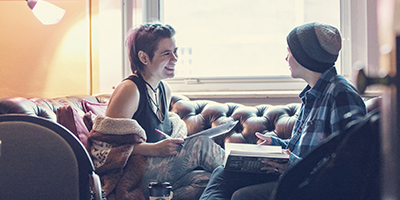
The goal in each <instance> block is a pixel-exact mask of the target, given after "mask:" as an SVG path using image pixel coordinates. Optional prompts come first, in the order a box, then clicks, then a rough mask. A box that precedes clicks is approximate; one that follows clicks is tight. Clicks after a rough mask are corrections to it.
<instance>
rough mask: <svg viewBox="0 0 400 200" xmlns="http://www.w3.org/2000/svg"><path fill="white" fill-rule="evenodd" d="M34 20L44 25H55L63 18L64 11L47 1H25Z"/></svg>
mask: <svg viewBox="0 0 400 200" xmlns="http://www.w3.org/2000/svg"><path fill="white" fill-rule="evenodd" d="M26 2H27V3H28V6H29V8H30V9H31V10H32V12H33V14H34V15H35V16H36V18H38V19H39V21H40V22H42V24H44V25H51V24H57V23H58V22H59V21H60V20H61V19H62V18H63V16H64V14H65V10H64V9H62V8H59V7H57V6H55V5H53V4H51V3H49V2H47V1H42V0H38V1H34V0H26Z"/></svg>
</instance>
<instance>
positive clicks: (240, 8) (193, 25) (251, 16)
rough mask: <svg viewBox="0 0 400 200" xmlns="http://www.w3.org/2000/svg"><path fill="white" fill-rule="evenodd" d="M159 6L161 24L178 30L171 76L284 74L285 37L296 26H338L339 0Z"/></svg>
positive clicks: (222, 0)
mask: <svg viewBox="0 0 400 200" xmlns="http://www.w3.org/2000/svg"><path fill="white" fill-rule="evenodd" d="M163 2H164V3H163V8H162V10H163V15H162V16H161V17H163V18H162V20H163V21H164V23H168V24H171V25H172V26H173V27H174V28H175V29H176V31H177V35H176V36H175V39H176V41H177V44H178V47H179V63H178V64H177V73H176V78H219V77H232V78H235V77H247V78H251V77H260V76H262V77H271V76H288V75H289V70H288V65H287V62H286V61H285V57H286V54H287V50H286V47H287V44H286V36H287V34H288V33H289V32H290V31H291V30H292V29H293V28H294V27H295V26H297V25H301V24H304V23H306V22H312V21H321V22H325V23H328V24H332V25H334V26H336V27H340V1H339V0H330V1H321V0H279V1H276V0H251V1H243V0H218V1H215V0H190V1H182V0H164V1H163ZM338 64H339V66H340V62H338Z"/></svg>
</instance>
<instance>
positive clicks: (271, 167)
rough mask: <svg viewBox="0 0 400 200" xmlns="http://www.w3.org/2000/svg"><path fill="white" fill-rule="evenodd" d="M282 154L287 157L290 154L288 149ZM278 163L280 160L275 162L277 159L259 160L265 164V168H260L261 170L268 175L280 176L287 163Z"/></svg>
mask: <svg viewBox="0 0 400 200" xmlns="http://www.w3.org/2000/svg"><path fill="white" fill-rule="evenodd" d="M282 152H283V153H285V154H287V155H289V156H290V154H291V152H290V150H289V149H283V150H282ZM279 161H281V160H277V159H264V160H261V162H262V163H264V164H265V166H264V167H262V168H261V170H266V171H267V173H268V174H270V173H279V174H282V173H283V172H284V171H285V169H286V167H287V162H279Z"/></svg>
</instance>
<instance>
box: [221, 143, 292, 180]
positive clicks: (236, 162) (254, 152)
mask: <svg viewBox="0 0 400 200" xmlns="http://www.w3.org/2000/svg"><path fill="white" fill-rule="evenodd" d="M265 159H270V160H272V161H274V162H280V163H286V162H288V160H289V155H287V154H285V153H283V152H282V147H281V146H270V145H256V144H243V143H225V161H224V164H223V165H224V166H225V170H227V171H237V172H250V173H266V172H267V171H266V170H261V168H262V167H263V166H265V165H266V164H264V163H262V162H261V160H265Z"/></svg>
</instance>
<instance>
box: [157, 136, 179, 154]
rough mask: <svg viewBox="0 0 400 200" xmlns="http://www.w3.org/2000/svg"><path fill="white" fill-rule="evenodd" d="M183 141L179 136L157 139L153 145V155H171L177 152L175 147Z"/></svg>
mask: <svg viewBox="0 0 400 200" xmlns="http://www.w3.org/2000/svg"><path fill="white" fill-rule="evenodd" d="M183 142H184V140H183V139H179V138H169V139H165V140H161V141H158V142H156V143H154V145H153V149H152V151H153V154H154V156H161V157H167V156H173V155H176V154H177V153H178V151H177V147H178V146H179V145H181V144H182V143H183Z"/></svg>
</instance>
